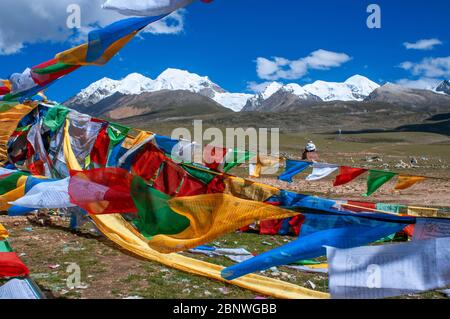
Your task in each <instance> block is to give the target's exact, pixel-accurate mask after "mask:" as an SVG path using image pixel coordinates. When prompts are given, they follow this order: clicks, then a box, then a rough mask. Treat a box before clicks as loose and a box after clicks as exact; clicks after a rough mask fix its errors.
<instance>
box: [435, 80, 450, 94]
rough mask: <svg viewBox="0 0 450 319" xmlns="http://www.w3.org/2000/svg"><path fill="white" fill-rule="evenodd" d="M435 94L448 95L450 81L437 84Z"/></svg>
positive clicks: (449, 92)
mask: <svg viewBox="0 0 450 319" xmlns="http://www.w3.org/2000/svg"><path fill="white" fill-rule="evenodd" d="M436 92H439V93H445V94H447V95H450V81H449V80H445V81H443V82H442V83H441V84H439V85H438V86H437V88H436Z"/></svg>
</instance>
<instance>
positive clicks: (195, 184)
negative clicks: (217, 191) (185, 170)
mask: <svg viewBox="0 0 450 319" xmlns="http://www.w3.org/2000/svg"><path fill="white" fill-rule="evenodd" d="M207 191H208V186H207V185H206V184H204V183H202V182H201V181H199V180H197V179H195V178H193V177H191V176H189V175H187V174H186V176H185V177H184V179H183V183H182V184H181V187H180V190H179V191H178V194H177V196H178V197H182V196H196V195H202V194H206V193H207Z"/></svg>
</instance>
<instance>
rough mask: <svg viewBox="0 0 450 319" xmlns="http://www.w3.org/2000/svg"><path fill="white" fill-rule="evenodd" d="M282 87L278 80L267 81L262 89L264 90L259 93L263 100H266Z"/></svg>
mask: <svg viewBox="0 0 450 319" xmlns="http://www.w3.org/2000/svg"><path fill="white" fill-rule="evenodd" d="M282 87H283V84H281V83H278V82H272V83H269V84H268V85H267V86H266V88H265V89H264V91H262V92H261V93H260V95H261V97H262V98H263V99H264V100H267V99H268V98H269V97H271V96H272V95H274V94H275V93H277V92H278V91H279V90H280V89H281V88H282Z"/></svg>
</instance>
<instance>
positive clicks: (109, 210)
mask: <svg viewBox="0 0 450 319" xmlns="http://www.w3.org/2000/svg"><path fill="white" fill-rule="evenodd" d="M70 176H71V178H70V181H69V196H70V201H71V202H72V203H73V204H75V205H77V206H79V207H81V208H83V209H84V210H85V211H87V212H88V213H90V214H116V213H136V212H137V208H136V206H135V204H134V201H133V198H132V197H131V194H130V189H131V183H132V181H133V175H131V174H130V173H128V171H126V170H125V169H122V168H98V169H93V170H88V171H83V172H77V171H71V172H70Z"/></svg>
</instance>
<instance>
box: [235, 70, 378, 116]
mask: <svg viewBox="0 0 450 319" xmlns="http://www.w3.org/2000/svg"><path fill="white" fill-rule="evenodd" d="M379 87H380V86H379V85H378V84H376V83H375V82H373V81H371V80H369V79H368V78H366V77H364V76H361V75H354V76H352V77H350V78H349V79H347V80H346V81H345V82H343V83H338V82H325V81H316V82H314V83H312V84H307V85H305V86H303V87H302V86H300V85H299V84H297V83H290V84H287V85H282V84H280V83H278V82H273V83H271V84H269V85H268V86H267V87H266V89H265V90H264V91H262V92H261V93H259V94H256V95H255V96H254V97H252V98H251V99H249V100H248V102H247V105H246V106H245V107H244V109H243V111H258V110H260V109H261V107H262V105H263V104H266V103H264V102H265V101H267V100H268V99H269V98H270V97H272V96H273V95H274V94H275V93H277V92H279V91H282V92H285V93H291V94H293V95H295V96H297V98H298V99H300V100H304V101H310V102H313V101H315V102H317V101H318V100H319V101H320V100H321V101H325V102H328V101H363V100H364V99H365V98H366V97H368V96H369V95H370V93H372V92H373V91H374V90H376V89H377V88H379ZM264 108H270V107H268V106H267V105H265V107H264Z"/></svg>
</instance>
